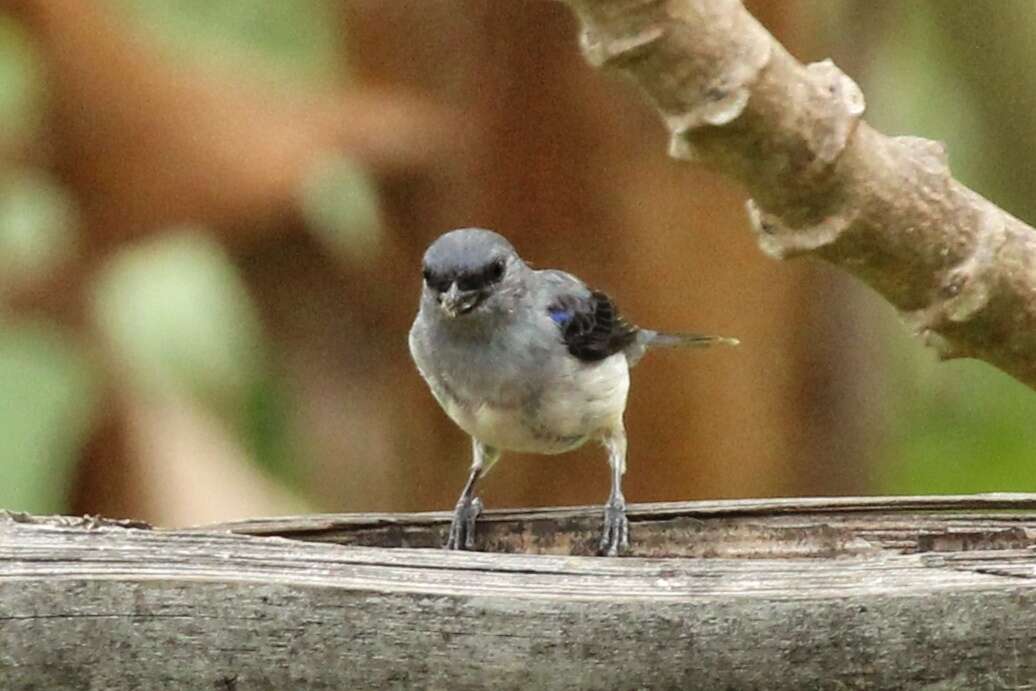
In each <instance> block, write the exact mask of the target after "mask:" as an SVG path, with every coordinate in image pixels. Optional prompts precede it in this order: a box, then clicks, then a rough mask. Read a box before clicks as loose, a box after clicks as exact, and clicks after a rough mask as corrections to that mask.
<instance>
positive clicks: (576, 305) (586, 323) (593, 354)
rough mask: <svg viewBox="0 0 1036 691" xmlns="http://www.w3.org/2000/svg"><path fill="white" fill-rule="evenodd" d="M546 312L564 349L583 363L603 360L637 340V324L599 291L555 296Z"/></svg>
mask: <svg viewBox="0 0 1036 691" xmlns="http://www.w3.org/2000/svg"><path fill="white" fill-rule="evenodd" d="M548 311H549V313H550V316H551V319H553V320H554V322H555V323H556V324H557V325H558V327H559V328H560V329H561V339H562V341H564V343H565V345H566V346H568V352H569V353H571V354H572V355H573V356H575V357H577V358H579V359H580V360H583V361H584V362H597V361H598V360H603V359H604V358H606V357H608V356H609V355H614V354H615V353H617V352H619V351H620V350H623V349H625V348H626V347H627V346H629V345H630V344H631V343H633V342H634V341H635V340H636V339H637V331H638V329H637V327H635V326H633V325H632V324H630V323H629V322H628V321H626V320H625V319H623V318H622V315H620V314H619V311H618V309H616V307H615V303H614V302H612V300H611V298H609V297H608V296H607V295H605V294H604V293H602V292H600V291H596V290H595V291H592V292H591V293H590V294H589V295H562V296H559V297H558V298H557V299H556V300H555V301H554V302H553V303H552V304H551V306H550V307H549V308H548Z"/></svg>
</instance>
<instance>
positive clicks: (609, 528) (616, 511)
mask: <svg viewBox="0 0 1036 691" xmlns="http://www.w3.org/2000/svg"><path fill="white" fill-rule="evenodd" d="M629 548H630V524H629V521H628V520H627V519H626V500H625V499H623V498H622V496H619V497H618V498H614V497H613V498H612V499H609V500H608V503H607V504H605V505H604V534H603V535H602V536H601V548H600V553H601V555H602V556H607V557H617V556H619V555H620V554H624V553H625V552H628V551H629Z"/></svg>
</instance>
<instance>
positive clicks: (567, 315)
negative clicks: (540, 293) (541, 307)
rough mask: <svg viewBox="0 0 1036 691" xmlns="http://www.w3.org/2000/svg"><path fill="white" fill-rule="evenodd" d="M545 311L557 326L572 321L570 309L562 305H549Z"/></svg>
mask: <svg viewBox="0 0 1036 691" xmlns="http://www.w3.org/2000/svg"><path fill="white" fill-rule="evenodd" d="M547 313H548V314H550V318H551V319H552V320H554V323H555V324H557V325H558V326H565V325H566V324H568V323H569V322H570V321H572V310H570V309H566V308H564V307H551V308H550V309H548V310H547Z"/></svg>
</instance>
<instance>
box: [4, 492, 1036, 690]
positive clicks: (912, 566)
mask: <svg viewBox="0 0 1036 691" xmlns="http://www.w3.org/2000/svg"><path fill="white" fill-rule="evenodd" d="M599 518H600V512H599V509H597V508H580V509H552V510H542V511H529V512H514V511H498V512H489V513H488V514H487V515H486V517H485V519H484V520H483V521H482V522H481V523H480V528H481V532H480V538H481V541H482V543H481V544H482V545H483V546H484V547H487V548H491V549H494V550H500V551H501V552H504V553H485V552H478V553H469V554H463V553H460V554H456V553H446V552H443V551H442V550H440V549H421V548H420V547H424V546H434V545H437V544H438V543H439V542H440V541H441V539H442V535H443V532H444V530H445V529H446V523H447V521H448V516H447V514H439V513H437V514H404V515H398V514H394V515H374V516H370V515H352V516H350V515H345V516H312V517H304V518H286V519H270V520H262V521H247V522H242V523H236V524H228V525H224V526H214V527H209V528H201V529H194V530H152V529H147V527H146V526H140V525H139V524H119V523H115V522H109V521H103V520H94V519H75V518H37V517H31V516H25V515H20V514H3V513H0V689H66V688H74V689H81V688H88V689H155V688H190V689H204V688H216V689H299V688H328V689H348V688H372V687H378V688H383V687H400V686H404V687H405V686H416V687H426V688H427V687H432V688H478V687H494V688H518V687H524V688H684V689H712V688H720V689H814V688H819V689H824V688H830V689H843V688H888V689H903V688H907V689H909V688H927V689H958V688H962V689H965V688H966V689H982V688H992V689H1004V688H1030V687H1031V686H1032V685H1033V684H1034V683H1036V558H1034V555H1033V548H1034V545H1036V495H984V496H976V497H914V498H899V499H887V498H885V499H882V498H877V499H854V498H848V499H797V500H760V501H734V502H698V503H690V504H668V505H647V506H639V507H635V508H634V509H633V510H632V511H631V522H632V536H633V543H634V546H635V549H636V552H637V553H636V555H635V556H633V557H629V558H623V559H604V558H598V557H587V556H573V554H579V553H583V552H586V551H588V550H589V549H590V547H591V545H592V544H593V540H594V538H595V536H596V533H597V530H598V528H599V526H598V522H599ZM329 543H339V544H329Z"/></svg>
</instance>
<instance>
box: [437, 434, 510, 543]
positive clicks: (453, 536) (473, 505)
mask: <svg viewBox="0 0 1036 691" xmlns="http://www.w3.org/2000/svg"><path fill="white" fill-rule="evenodd" d="M499 457H500V452H499V451H497V450H496V449H494V448H493V447H491V446H486V445H485V444H483V443H482V442H480V441H478V440H476V439H472V440H471V474H470V475H468V482H467V484H465V485H464V491H463V492H461V493H460V498H459V499H458V500H457V506H456V507H455V508H454V509H453V521H452V522H451V523H450V536H449V537H448V538H447V539H446V545H445V547H446V549H468V550H473V549H475V521H477V520H478V516H479V514H480V513H482V500H481V499H479V498H478V497H476V496H475V483H477V482H478V480H479V478H480V477H482V476H483V475H485V474H486V473H487V472H489V469H490V468H491V467H492V466H493V464H494V463H496V460H497V459H498V458H499Z"/></svg>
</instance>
